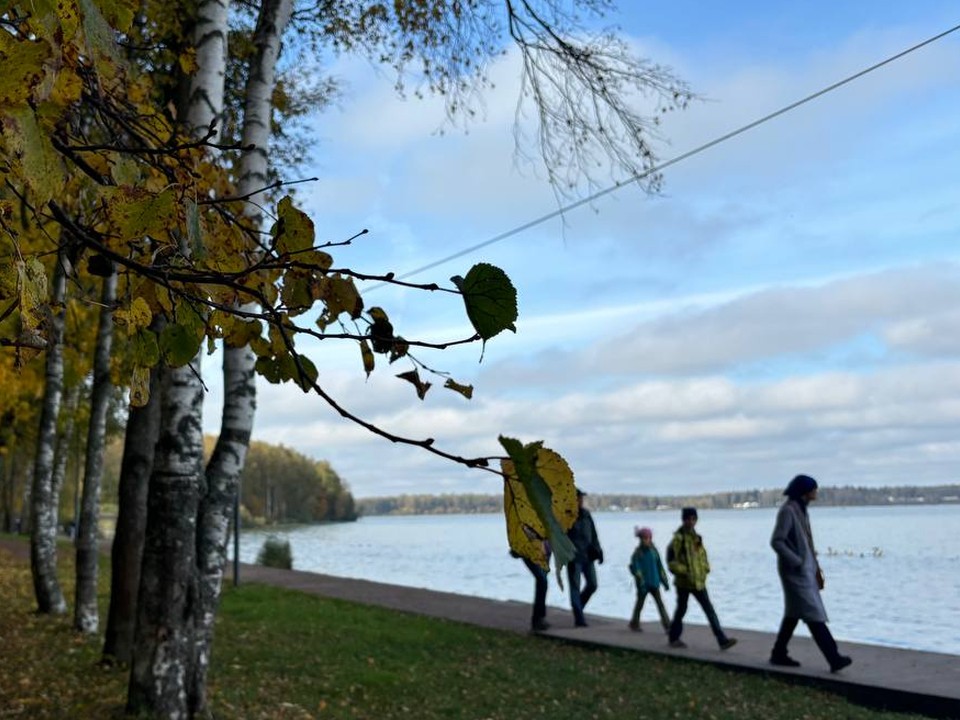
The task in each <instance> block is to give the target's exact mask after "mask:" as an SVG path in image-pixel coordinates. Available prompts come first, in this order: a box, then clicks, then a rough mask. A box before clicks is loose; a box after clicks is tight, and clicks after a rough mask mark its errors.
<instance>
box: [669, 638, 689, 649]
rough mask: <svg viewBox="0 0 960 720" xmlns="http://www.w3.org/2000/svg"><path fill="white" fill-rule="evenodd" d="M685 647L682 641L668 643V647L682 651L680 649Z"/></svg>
mask: <svg viewBox="0 0 960 720" xmlns="http://www.w3.org/2000/svg"><path fill="white" fill-rule="evenodd" d="M686 646H687V644H686V643H685V642H684V641H683V640H671V641H670V647H672V648H677V649H682V648H685V647H686Z"/></svg>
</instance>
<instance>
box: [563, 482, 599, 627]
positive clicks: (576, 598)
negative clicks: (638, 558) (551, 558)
mask: <svg viewBox="0 0 960 720" xmlns="http://www.w3.org/2000/svg"><path fill="white" fill-rule="evenodd" d="M584 495H586V493H585V492H583V490H581V489H580V488H577V507H578V508H579V510H578V512H577V519H576V520H575V521H574V523H573V525H572V526H571V527H570V529H569V530H568V531H567V537H569V538H570V540H571V541H572V542H573V546H574V548H576V555H575V556H574V558H573V560H572V561H571V562H569V563H568V564H567V579H568V580H569V582H570V607H571V608H572V609H573V621H574V625H576V626H577V627H586V626H587V621H586V618H584V616H583V609H584V608H585V607H586V606H587V603H588V602H589V601H590V597H591V596H592V595H593V593H594V592H596V590H597V569H596V567H594V564H593V563H594V561H596V562H599V563H600V564H601V565H602V564H603V548H601V547H600V538H599V537H598V536H597V526H596V525H594V524H593V516H592V515H591V514H590V511H589V510H587V509H586V508H585V507H584V506H583V496H584ZM581 578H582V579H583V582H584V583H585V584H584V585H583V587H581V586H580V583H581Z"/></svg>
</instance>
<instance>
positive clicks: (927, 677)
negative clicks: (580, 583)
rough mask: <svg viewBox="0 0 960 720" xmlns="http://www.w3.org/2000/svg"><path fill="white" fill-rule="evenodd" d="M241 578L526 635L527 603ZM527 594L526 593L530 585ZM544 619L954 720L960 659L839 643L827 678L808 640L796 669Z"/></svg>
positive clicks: (555, 633) (738, 652) (756, 645)
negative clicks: (849, 660)
mask: <svg viewBox="0 0 960 720" xmlns="http://www.w3.org/2000/svg"><path fill="white" fill-rule="evenodd" d="M240 580H241V583H252V582H257V583H266V584H270V585H278V586H281V587H285V588H290V589H293V590H301V591H303V592H308V593H313V594H315V595H321V596H324V597H331V598H338V599H341V600H350V601H353V602H358V603H363V604H366V605H376V606H379V607H387V608H391V609H393V610H400V611H403V612H410V613H416V614H419V615H429V616H431V617H440V618H446V619H448V620H455V621H458V622H464V623H470V624H472V625H480V626H483V627H488V628H495V629H499V630H506V631H509V632H515V633H524V634H526V633H528V632H529V628H530V606H529V605H527V604H525V603H520V602H515V601H499V600H488V599H485V598H476V597H471V596H467V595H455V594H453V593H445V592H436V591H433V590H423V589H419V588H408V587H400V586H397V585H385V584H382V583H375V582H370V581H368V580H352V579H348V578H338V577H331V576H329V575H319V574H316V573H308V572H299V571H296V570H278V569H274V568H266V567H260V566H256V565H241V566H240ZM530 590H531V596H532V594H533V583H532V581H531V587H530ZM691 614H692V615H693V617H694V618H696V617H697V610H696V608H695V607H693V608H691ZM547 620H548V621H549V622H550V623H551V627H550V629H549V630H547V631H546V632H544V633H540V635H542V636H544V637H547V638H551V639H555V640H561V641H566V642H572V643H579V644H584V645H593V646H606V647H616V648H623V649H626V650H636V651H641V652H650V653H657V654H660V655H670V656H671V657H675V658H687V659H690V660H694V661H699V662H709V663H712V664H714V665H718V666H722V667H725V668H727V669H733V670H739V671H744V672H756V673H766V674H769V675H775V676H779V677H782V678H785V679H789V680H791V681H793V682H801V683H806V684H812V685H818V686H820V687H823V688H826V689H829V690H831V691H833V692H838V693H841V694H843V695H845V696H847V697H849V698H850V699H852V700H854V701H857V702H861V703H864V704H868V705H872V706H878V707H884V708H888V709H891V710H900V711H907V712H917V713H922V714H926V715H931V716H935V717H941V718H955V719H960V656H956V655H945V654H942V653H931V652H920V651H917V650H901V649H898V648H888V647H881V646H878V645H862V644H858V643H849V642H841V643H840V647H841V651H842V652H843V653H845V654H848V655H850V656H852V657H853V659H854V663H853V665H851V666H850V667H849V668H846V669H845V670H843V671H841V672H839V673H837V674H831V673H830V671H829V669H828V668H827V664H826V661H824V659H823V656H822V655H821V654H820V651H819V650H817V647H816V645H814V644H813V641H812V640H811V639H810V638H807V637H797V638H794V640H792V641H791V643H790V654H791V655H792V656H793V657H795V658H796V659H797V660H799V661H800V662H801V663H802V666H801V667H799V668H779V667H774V666H772V665H770V664H769V663H768V662H767V658H768V657H769V655H770V648H771V647H772V646H773V638H774V636H773V635H772V634H770V633H762V632H756V631H753V630H734V629H730V628H728V629H727V630H728V632H729V634H730V635H731V636H733V637H736V638H737V640H738V644H737V645H736V646H735V647H733V648H731V649H730V650H727V651H721V650H720V649H719V648H718V647H717V643H716V641H715V640H714V638H713V635H712V634H711V633H710V630H709V628H707V627H706V626H705V625H691V624H689V623H686V624H685V626H684V634H683V639H684V641H685V642H686V643H687V646H688V647H687V648H686V649H683V650H675V649H673V648H670V647H669V646H668V645H667V642H666V636H665V635H664V634H663V631H662V630H660V628H659V625H657V624H656V623H654V622H653V621H649V622H647V623H645V624H644V628H645V631H644V632H631V631H630V630H629V629H628V628H627V622H626V619H625V618H609V617H600V616H593V615H589V614H588V615H587V620H588V621H589V627H586V628H574V627H573V622H572V615H571V613H570V612H569V611H561V610H559V609H557V608H549V609H548V617H547Z"/></svg>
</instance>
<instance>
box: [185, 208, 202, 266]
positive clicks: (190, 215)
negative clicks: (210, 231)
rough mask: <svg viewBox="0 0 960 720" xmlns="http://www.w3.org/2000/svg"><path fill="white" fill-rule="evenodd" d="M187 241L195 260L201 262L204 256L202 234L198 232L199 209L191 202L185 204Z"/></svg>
mask: <svg viewBox="0 0 960 720" xmlns="http://www.w3.org/2000/svg"><path fill="white" fill-rule="evenodd" d="M186 205H187V209H186V220H187V241H188V242H189V244H190V249H191V251H192V252H193V257H194V259H195V260H202V259H203V258H204V257H205V255H206V248H205V247H204V245H203V234H202V233H201V231H200V208H199V207H197V204H196V203H195V202H194V201H193V200H187V202H186Z"/></svg>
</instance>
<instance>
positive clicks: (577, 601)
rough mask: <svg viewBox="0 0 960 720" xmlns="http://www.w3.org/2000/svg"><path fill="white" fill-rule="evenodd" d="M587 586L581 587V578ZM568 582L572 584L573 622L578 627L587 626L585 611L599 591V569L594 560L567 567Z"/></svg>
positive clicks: (573, 563)
mask: <svg viewBox="0 0 960 720" xmlns="http://www.w3.org/2000/svg"><path fill="white" fill-rule="evenodd" d="M581 577H582V578H583V581H584V583H585V585H584V586H583V587H582V588H581V587H580V578H581ZM567 580H569V582H570V607H571V609H572V610H573V620H574V622H575V623H576V624H577V625H586V624H587V621H586V619H585V618H584V617H583V609H584V608H585V607H586V606H587V603H588V602H590V597H591V596H592V595H593V593H595V592H596V591H597V569H596V568H595V567H594V565H593V561H592V560H587V561H586V562H578V561H576V560H574V561H573V562H572V563H569V564H568V565H567Z"/></svg>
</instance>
